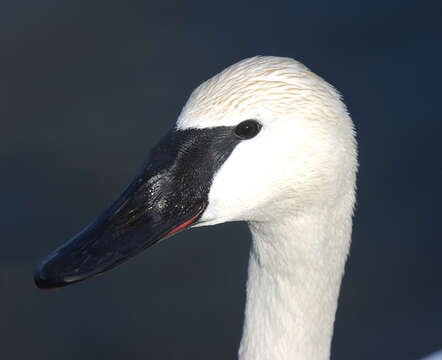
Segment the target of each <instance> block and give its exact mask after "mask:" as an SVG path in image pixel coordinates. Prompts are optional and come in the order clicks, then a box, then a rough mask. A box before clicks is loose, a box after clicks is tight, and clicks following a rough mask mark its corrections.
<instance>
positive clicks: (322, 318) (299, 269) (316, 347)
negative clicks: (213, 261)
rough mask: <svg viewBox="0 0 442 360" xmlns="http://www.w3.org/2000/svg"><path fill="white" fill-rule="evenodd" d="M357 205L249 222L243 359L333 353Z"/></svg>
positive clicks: (283, 359)
mask: <svg viewBox="0 0 442 360" xmlns="http://www.w3.org/2000/svg"><path fill="white" fill-rule="evenodd" d="M351 211H352V210H351V209H347V211H327V210H322V209H321V210H318V211H317V212H316V214H315V216H310V215H304V216H297V217H296V218H295V219H286V220H281V221H279V222H277V223H276V222H274V223H250V224H249V227H250V230H251V232H252V237H253V240H252V246H251V250H250V259H249V278H248V283H247V300H246V312H245V320H244V331H243V338H242V340H241V346H240V350H239V359H240V360H252V359H253V360H270V359H271V360H288V359H320V360H322V359H329V358H330V345H331V339H332V334H333V323H334V319H335V313H336V307H337V300H338V296H339V288H340V285H341V279H342V275H343V272H344V266H345V260H346V258H347V254H348V250H349V245H350V236H351ZM337 225H339V226H337Z"/></svg>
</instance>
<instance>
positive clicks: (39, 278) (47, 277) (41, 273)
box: [34, 263, 67, 290]
mask: <svg viewBox="0 0 442 360" xmlns="http://www.w3.org/2000/svg"><path fill="white" fill-rule="evenodd" d="M54 275H55V274H52V275H51V274H48V272H47V271H45V267H44V263H43V264H40V265H38V266H37V268H36V269H35V271H34V282H35V285H36V286H37V287H38V288H39V289H41V290H50V289H55V288H57V287H61V286H64V285H67V283H66V282H65V281H63V280H62V279H60V278H58V277H57V276H54Z"/></svg>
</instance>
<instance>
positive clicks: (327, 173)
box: [34, 56, 358, 360]
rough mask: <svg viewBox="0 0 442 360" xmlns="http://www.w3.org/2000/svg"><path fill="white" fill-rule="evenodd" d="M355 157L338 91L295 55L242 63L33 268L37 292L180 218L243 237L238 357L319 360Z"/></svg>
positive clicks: (342, 247) (142, 244) (203, 90)
mask: <svg viewBox="0 0 442 360" xmlns="http://www.w3.org/2000/svg"><path fill="white" fill-rule="evenodd" d="M357 168H358V161H357V143H356V138H355V128H354V125H353V122H352V120H351V118H350V116H349V113H348V111H347V108H346V106H345V105H344V103H343V101H342V99H341V96H340V94H339V93H338V91H337V90H335V88H334V87H333V86H331V85H330V84H328V83H327V82H326V81H325V80H323V79H322V78H321V77H319V76H317V75H315V74H314V73H313V72H311V71H310V70H309V69H308V68H307V67H305V66H304V65H302V64H301V63H299V62H297V61H295V60H293V59H290V58H281V57H269V56H257V57H252V58H249V59H245V60H242V61H240V62H238V63H236V64H234V65H232V66H230V67H228V68H227V69H225V70H224V71H222V72H221V73H219V74H217V75H215V76H214V77H212V78H211V79H209V80H207V81H206V82H204V83H202V84H201V85H200V86H199V87H197V88H196V89H195V90H194V91H193V93H192V94H191V95H190V97H189V99H188V101H187V103H186V104H185V106H184V107H183V109H182V111H181V113H180V114H179V116H178V119H177V121H176V123H175V125H174V126H173V127H172V129H171V130H170V131H169V132H168V133H167V134H166V135H165V136H164V137H163V138H162V139H161V140H160V141H159V143H158V144H157V145H156V146H155V147H154V148H153V150H152V151H151V152H150V153H149V155H148V157H147V159H146V161H145V163H144V165H143V167H142V169H141V170H140V172H139V173H138V174H137V175H136V177H135V179H134V180H133V182H131V184H130V185H129V186H128V187H127V188H126V190H124V191H123V193H122V194H121V195H120V197H119V198H118V199H117V200H115V201H114V202H113V203H112V204H111V205H110V207H109V208H108V209H107V210H105V211H104V212H103V213H102V214H101V215H99V217H98V218H97V219H96V220H95V221H93V222H92V223H90V224H89V225H88V226H87V227H86V228H85V229H84V230H82V231H81V232H80V233H79V234H77V235H76V236H74V237H73V238H72V239H71V240H70V241H68V242H67V243H65V244H64V245H62V246H60V247H59V248H58V249H56V250H55V251H54V252H52V253H51V254H50V255H49V256H48V257H47V258H46V259H44V260H43V261H42V262H41V263H40V265H39V266H38V267H37V269H36V271H35V274H34V280H35V282H36V285H37V286H38V287H40V288H42V289H49V288H54V287H60V286H65V285H68V284H72V283H75V282H78V281H80V280H84V279H87V278H89V277H91V276H94V275H97V274H100V273H103V272H105V271H106V270H109V269H111V268H113V267H115V266H117V265H118V264H120V263H122V262H124V261H126V260H128V259H129V258H131V257H132V256H134V255H136V254H138V253H140V252H141V251H143V250H144V249H146V248H148V247H150V246H151V245H153V244H155V243H157V242H158V241H160V240H163V239H165V238H167V237H169V236H171V235H173V234H176V233H177V232H179V231H181V230H184V229H186V228H191V227H197V226H206V225H215V224H218V223H223V222H229V221H246V222H247V223H248V226H249V229H250V231H251V234H252V243H251V249H250V257H249V268H248V281H247V294H246V309H245V320H244V328H243V335H242V339H241V343H240V348H239V359H240V360H270V359H272V360H288V359H328V358H330V346H331V339H332V334H333V323H334V319H335V313H336V308H337V300H338V296H339V289H340V285H341V280H342V276H343V273H344V265H345V262H346V259H347V255H348V252H349V247H350V242H351V232H352V216H353V210H354V205H355V191H356V173H357Z"/></svg>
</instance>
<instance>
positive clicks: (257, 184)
mask: <svg viewBox="0 0 442 360" xmlns="http://www.w3.org/2000/svg"><path fill="white" fill-rule="evenodd" d="M247 120H253V121H255V122H257V123H258V124H259V126H260V129H259V132H258V133H257V134H256V136H254V137H253V138H250V139H245V140H243V141H241V142H240V143H238V144H237V145H236V147H235V149H234V151H233V152H232V153H231V154H230V156H229V158H228V159H227V160H226V161H225V162H224V163H223V165H222V167H221V168H220V169H219V170H218V171H217V172H216V174H215V175H214V178H213V180H212V184H211V188H210V192H209V196H208V207H207V209H206V210H205V212H204V213H203V215H202V217H201V219H200V221H199V223H198V225H206V224H216V223H221V222H227V221H237V220H244V221H259V222H266V221H274V220H277V219H280V218H281V217H285V216H289V217H293V216H296V214H300V213H303V212H305V211H311V210H312V208H314V207H321V208H324V207H325V206H326V205H327V204H330V205H331V206H333V205H334V204H335V203H336V201H338V200H339V199H340V198H341V197H342V196H345V195H347V193H348V192H350V194H349V196H351V194H352V192H353V190H354V189H353V187H354V175H355V170H356V143H355V134H354V129H353V123H352V121H351V119H350V117H349V115H348V112H347V109H346V106H345V105H344V103H343V102H342V101H341V97H340V95H339V93H338V92H337V91H336V90H335V89H334V88H333V87H332V86H331V85H330V84H328V83H327V82H326V81H324V80H323V79H322V78H320V77H319V76H317V75H315V74H314V73H313V72H311V71H310V70H309V69H308V68H306V67H305V66H304V65H302V64H301V63H299V62H297V61H295V60H293V59H290V58H279V57H253V58H250V59H246V60H243V61H241V62H239V63H237V64H234V65H232V66H231V67H229V68H227V69H226V70H224V71H223V72H221V73H220V74H218V75H216V76H214V77H213V78H211V79H209V80H208V81H206V82H204V83H203V84H201V85H200V86H199V87H198V88H197V89H195V91H194V92H193V93H192V95H191V96H190V98H189V100H188V102H187V104H186V105H185V106H184V108H183V110H182V112H181V114H180V116H179V118H178V121H177V129H180V130H184V129H193V128H195V129H207V128H216V127H219V126H226V127H232V128H236V127H239V126H241V124H242V122H244V121H247Z"/></svg>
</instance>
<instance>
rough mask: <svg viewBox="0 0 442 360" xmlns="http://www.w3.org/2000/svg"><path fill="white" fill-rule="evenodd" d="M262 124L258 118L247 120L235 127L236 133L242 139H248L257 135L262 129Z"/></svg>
mask: <svg viewBox="0 0 442 360" xmlns="http://www.w3.org/2000/svg"><path fill="white" fill-rule="evenodd" d="M261 128H262V126H261V124H260V123H259V122H258V121H256V120H246V121H243V122H242V123H240V124H238V125H237V126H236V128H235V134H236V136H238V137H239V138H241V139H244V140H247V139H251V138H252V137H254V136H256V134H258V133H259V130H261Z"/></svg>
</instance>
